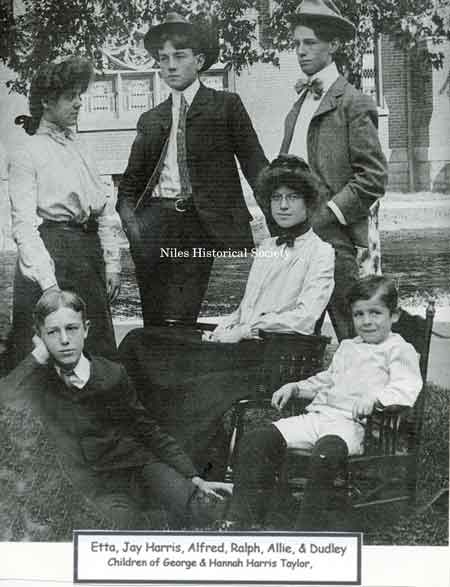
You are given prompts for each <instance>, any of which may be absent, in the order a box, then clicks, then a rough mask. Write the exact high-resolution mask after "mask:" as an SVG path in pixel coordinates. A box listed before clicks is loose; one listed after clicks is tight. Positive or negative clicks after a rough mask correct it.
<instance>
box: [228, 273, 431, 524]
mask: <svg viewBox="0 0 450 587" xmlns="http://www.w3.org/2000/svg"><path fill="white" fill-rule="evenodd" d="M397 299H398V295H397V291H396V288H395V285H394V283H393V282H392V281H391V280H389V279H387V278H385V277H381V276H369V277H366V278H363V279H360V280H359V281H358V282H356V283H355V285H354V286H352V287H351V288H350V290H349V292H348V294H347V300H348V303H349V305H350V307H351V310H352V317H353V324H354V328H355V332H356V334H357V336H356V337H355V338H353V339H346V340H343V341H342V342H341V344H340V345H339V347H338V349H337V351H336V353H335V355H334V357H333V360H332V363H331V365H330V367H329V368H328V369H327V370H326V371H322V372H321V373H318V374H317V375H314V376H312V377H309V378H308V379H306V380H304V381H298V382H293V383H287V384H286V385H283V386H282V387H281V388H280V389H278V390H277V391H275V393H274V394H273V396H272V405H273V406H274V407H275V408H277V409H278V410H281V409H282V408H283V407H284V406H285V405H286V404H287V403H288V401H289V400H290V399H291V398H302V399H306V400H312V401H311V402H310V403H309V404H308V406H307V408H306V413H305V414H301V415H298V416H292V417H289V418H282V419H280V420H278V421H276V422H274V423H273V424H271V425H268V426H264V427H260V428H257V429H255V430H253V431H251V432H249V433H248V434H246V435H245V436H244V438H243V440H242V442H241V443H240V450H239V454H238V462H237V466H236V473H235V485H234V490H233V499H232V502H231V506H230V510H229V512H228V518H229V520H228V521H227V522H226V525H227V526H234V527H237V528H251V527H257V526H258V525H261V524H263V522H264V519H265V516H266V513H267V504H268V503H270V497H271V495H272V492H273V489H274V484H275V479H276V473H277V471H278V470H279V468H280V466H281V464H282V463H283V461H284V459H285V457H286V451H287V449H288V448H299V449H306V450H308V451H311V465H310V466H311V470H310V475H309V479H308V482H307V485H306V488H305V492H304V497H303V500H302V505H301V510H300V518H299V520H298V521H297V526H296V527H297V528H299V529H305V530H323V529H331V530H339V529H341V530H345V529H348V528H346V524H348V520H346V519H345V517H344V516H345V495H344V488H343V489H342V490H341V492H339V490H338V488H337V487H336V485H337V483H335V480H336V479H338V478H339V476H341V475H342V474H343V473H344V471H345V466H346V461H347V457H348V456H349V455H357V454H361V453H362V451H363V438H364V424H365V418H366V416H368V415H369V414H371V413H372V411H373V409H374V407H375V406H376V405H381V406H388V405H393V404H398V405H405V406H412V405H413V404H414V402H415V400H416V398H417V396H418V394H419V392H420V390H421V387H422V378H421V375H420V369H419V358H418V355H417V354H416V351H415V350H414V348H413V346H412V345H410V344H409V343H407V342H405V340H404V339H403V338H402V337H401V336H400V335H399V334H395V333H393V332H392V331H391V327H392V324H393V323H394V322H396V320H397V319H398V310H397Z"/></svg>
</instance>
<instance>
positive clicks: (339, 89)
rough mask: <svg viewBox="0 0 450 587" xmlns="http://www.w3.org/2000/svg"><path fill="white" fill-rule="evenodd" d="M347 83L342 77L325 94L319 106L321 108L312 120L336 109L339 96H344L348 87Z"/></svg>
mask: <svg viewBox="0 0 450 587" xmlns="http://www.w3.org/2000/svg"><path fill="white" fill-rule="evenodd" d="M347 83H348V82H347V80H346V79H345V78H343V77H342V76H341V75H340V76H339V77H338V79H337V80H336V81H335V82H334V84H333V85H332V86H331V88H330V89H329V90H328V92H327V93H326V94H325V96H324V98H323V100H322V101H321V103H320V105H319V108H317V110H316V112H315V114H314V116H313V117H312V120H314V119H315V118H317V117H318V116H322V114H325V113H326V112H330V110H334V109H335V108H336V106H337V98H338V97H339V96H342V94H343V93H344V88H345V86H346V85H347Z"/></svg>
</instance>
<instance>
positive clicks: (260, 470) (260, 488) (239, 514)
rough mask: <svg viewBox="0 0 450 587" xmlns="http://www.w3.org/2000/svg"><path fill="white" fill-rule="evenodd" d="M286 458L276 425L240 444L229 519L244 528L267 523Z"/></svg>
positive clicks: (253, 433) (259, 430) (261, 429)
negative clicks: (275, 487)
mask: <svg viewBox="0 0 450 587" xmlns="http://www.w3.org/2000/svg"><path fill="white" fill-rule="evenodd" d="M285 457H286V441H285V440H284V438H283V436H282V435H281V433H280V431H279V430H278V428H276V427H275V426H267V427H264V428H257V429H256V430H253V431H251V432H249V433H248V434H246V435H245V436H244V438H243V439H242V441H241V443H240V448H239V454H238V460H237V465H236V470H235V479H234V490H233V500H232V503H231V507H230V511H229V515H228V517H229V518H230V520H232V521H234V522H236V523H237V525H238V526H241V527H242V528H250V527H252V526H256V525H260V524H262V523H263V522H264V518H265V515H266V513H267V506H268V504H269V503H270V501H271V496H272V492H273V490H274V486H275V480H276V474H277V472H278V471H279V469H280V466H281V464H282V463H283V461H284V459H285Z"/></svg>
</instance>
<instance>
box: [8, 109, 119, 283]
mask: <svg viewBox="0 0 450 587" xmlns="http://www.w3.org/2000/svg"><path fill="white" fill-rule="evenodd" d="M9 197H10V201H11V216H12V232H13V237H14V240H15V241H16V244H17V248H18V251H19V265H20V269H21V271H22V273H23V275H25V276H26V277H28V278H29V279H31V280H32V281H35V282H37V283H38V284H39V286H40V287H41V289H42V290H44V289H47V288H48V287H51V286H52V285H56V278H55V270H54V263H53V260H52V259H51V257H50V255H49V253H48V251H47V249H46V247H45V245H44V243H43V241H42V239H41V237H40V234H39V231H38V227H39V225H40V224H41V222H42V220H53V221H57V222H68V221H72V222H78V223H80V224H83V223H84V222H86V221H87V219H88V218H89V216H90V215H93V216H95V217H96V219H97V221H98V224H99V229H98V232H99V237H100V242H101V245H102V249H103V256H104V259H105V265H106V271H107V272H111V273H118V272H120V251H119V243H118V235H117V231H118V228H119V227H120V220H119V218H118V216H117V214H116V212H115V211H114V210H111V209H109V206H107V198H106V193H105V186H104V185H103V183H102V181H101V178H100V175H99V173H98V171H97V169H96V167H95V164H94V163H93V161H92V160H91V159H90V158H89V156H88V154H87V152H86V147H85V145H83V143H82V142H81V141H80V139H79V138H78V137H77V136H76V135H75V133H73V132H72V131H67V133H64V132H63V131H61V130H60V129H58V127H57V126H56V125H54V124H52V123H50V122H46V121H41V124H40V126H39V128H38V130H37V132H36V134H35V135H33V136H31V137H27V138H26V140H25V141H24V144H23V146H21V147H19V148H18V149H16V151H14V152H13V153H12V154H11V157H10V163H9Z"/></svg>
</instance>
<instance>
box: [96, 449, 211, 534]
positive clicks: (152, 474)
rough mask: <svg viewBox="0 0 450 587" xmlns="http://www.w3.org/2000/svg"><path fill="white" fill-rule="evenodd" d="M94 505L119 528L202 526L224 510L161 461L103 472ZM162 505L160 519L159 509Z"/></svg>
mask: <svg viewBox="0 0 450 587" xmlns="http://www.w3.org/2000/svg"><path fill="white" fill-rule="evenodd" d="M95 485H96V487H98V488H99V489H97V491H96V493H95V494H94V495H92V492H89V493H91V495H90V496H89V499H90V502H91V505H92V506H94V507H95V509H96V511H97V512H99V513H100V514H101V515H102V517H103V518H104V519H105V520H107V521H108V523H109V524H110V526H111V527H112V528H113V529H115V530H127V529H135V530H136V529H137V530H139V529H149V528H156V529H164V528H165V526H167V525H168V526H169V528H170V529H183V528H185V529H187V528H202V527H205V526H208V525H210V524H212V523H213V521H215V519H216V517H217V516H219V515H220V514H218V513H217V511H216V507H217V508H218V507H219V504H217V503H215V502H211V501H207V500H205V498H204V497H203V496H201V495H200V494H199V493H198V491H197V490H196V487H195V486H194V484H193V483H192V482H191V481H190V479H186V478H185V477H183V476H182V475H181V474H180V473H178V471H176V470H175V469H173V468H172V467H170V466H169V465H167V464H166V463H163V462H160V461H157V460H155V461H152V462H149V463H148V464H146V465H144V466H143V467H142V468H133V469H125V470H121V469H118V470H116V471H108V472H105V473H99V474H98V476H97V479H96V481H95ZM158 508H159V509H161V510H162V511H161V512H160V513H161V514H164V513H165V515H162V516H161V517H160V519H159V520H157V519H155V509H158Z"/></svg>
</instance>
